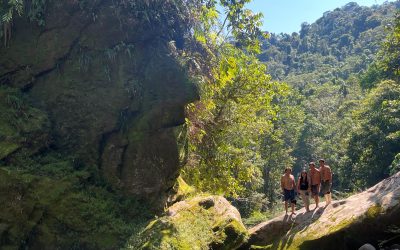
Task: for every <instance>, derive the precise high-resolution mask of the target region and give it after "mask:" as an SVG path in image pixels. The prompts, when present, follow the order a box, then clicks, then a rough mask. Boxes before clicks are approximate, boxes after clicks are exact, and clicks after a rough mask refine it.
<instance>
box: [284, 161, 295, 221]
mask: <svg viewBox="0 0 400 250" xmlns="http://www.w3.org/2000/svg"><path fill="white" fill-rule="evenodd" d="M281 188H282V191H283V196H284V200H285V211H286V214H287V213H288V203H289V201H290V204H291V207H292V215H294V214H296V213H295V211H294V206H295V205H296V196H295V191H296V183H295V180H294V176H293V175H292V169H291V168H290V167H287V168H286V169H285V174H284V175H282V177H281Z"/></svg>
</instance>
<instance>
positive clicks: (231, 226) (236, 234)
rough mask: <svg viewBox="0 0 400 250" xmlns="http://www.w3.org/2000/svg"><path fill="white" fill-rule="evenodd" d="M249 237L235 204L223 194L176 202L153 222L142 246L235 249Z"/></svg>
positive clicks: (145, 234) (146, 232)
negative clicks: (165, 213)
mask: <svg viewBox="0 0 400 250" xmlns="http://www.w3.org/2000/svg"><path fill="white" fill-rule="evenodd" d="M246 238H247V230H246V228H245V227H244V225H243V224H242V222H241V217H240V214H239V212H238V211H237V209H236V208H235V207H233V206H232V205H231V204H230V203H229V202H228V201H227V200H226V199H225V198H223V197H220V196H203V197H195V198H192V199H188V200H185V201H181V202H178V203H176V204H174V205H173V206H172V207H170V208H169V209H168V210H167V215H166V216H164V217H161V218H159V219H157V220H155V221H153V222H152V223H150V225H149V226H148V227H147V229H146V231H145V232H144V234H143V239H144V244H143V245H142V246H141V247H142V248H144V249H194V250H195V249H204V250H206V249H226V250H228V249H229V250H232V249H237V248H238V246H240V245H241V244H242V243H243V242H244V241H245V240H246ZM137 247H138V246H137ZM132 249H138V248H135V247H134V246H133V248H132Z"/></svg>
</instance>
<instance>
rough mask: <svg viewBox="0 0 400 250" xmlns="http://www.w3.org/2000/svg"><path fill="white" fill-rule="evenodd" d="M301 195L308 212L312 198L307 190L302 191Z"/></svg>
mask: <svg viewBox="0 0 400 250" xmlns="http://www.w3.org/2000/svg"><path fill="white" fill-rule="evenodd" d="M300 195H301V199H302V200H303V202H304V207H305V208H306V211H307V212H308V211H310V198H309V196H308V192H307V191H305V190H300Z"/></svg>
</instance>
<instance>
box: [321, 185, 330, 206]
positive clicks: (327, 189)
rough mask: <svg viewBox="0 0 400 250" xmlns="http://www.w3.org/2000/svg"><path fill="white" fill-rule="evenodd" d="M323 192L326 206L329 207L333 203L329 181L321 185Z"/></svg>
mask: <svg viewBox="0 0 400 250" xmlns="http://www.w3.org/2000/svg"><path fill="white" fill-rule="evenodd" d="M321 192H322V193H323V194H324V197H325V205H326V206H328V205H329V204H330V203H331V192H330V183H329V181H323V182H322V184H321Z"/></svg>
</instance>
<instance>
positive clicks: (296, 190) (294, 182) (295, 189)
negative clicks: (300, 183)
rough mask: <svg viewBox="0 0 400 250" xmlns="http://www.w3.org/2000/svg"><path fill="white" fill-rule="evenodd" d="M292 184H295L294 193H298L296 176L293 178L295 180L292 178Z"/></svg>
mask: <svg viewBox="0 0 400 250" xmlns="http://www.w3.org/2000/svg"><path fill="white" fill-rule="evenodd" d="M292 182H293V189H294V191H295V192H296V193H298V189H297V186H296V181H295V180H294V176H293V178H292Z"/></svg>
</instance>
